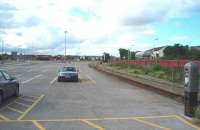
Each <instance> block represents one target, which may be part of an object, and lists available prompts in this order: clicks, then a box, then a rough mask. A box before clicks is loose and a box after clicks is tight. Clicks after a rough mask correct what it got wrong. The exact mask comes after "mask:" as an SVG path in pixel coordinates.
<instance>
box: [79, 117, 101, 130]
mask: <svg viewBox="0 0 200 130" xmlns="http://www.w3.org/2000/svg"><path fill="white" fill-rule="evenodd" d="M81 121H82V122H84V123H86V124H88V125H89V126H91V127H94V128H96V129H98V130H105V129H104V128H103V127H101V126H99V125H96V124H94V123H92V122H91V121H88V120H84V119H82V120H81Z"/></svg>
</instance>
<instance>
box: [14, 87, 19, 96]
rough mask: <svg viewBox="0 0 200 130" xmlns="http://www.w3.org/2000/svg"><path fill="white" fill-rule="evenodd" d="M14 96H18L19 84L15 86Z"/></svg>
mask: <svg viewBox="0 0 200 130" xmlns="http://www.w3.org/2000/svg"><path fill="white" fill-rule="evenodd" d="M14 96H15V97H19V86H17V87H16V90H15V94H14Z"/></svg>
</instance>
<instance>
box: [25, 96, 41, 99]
mask: <svg viewBox="0 0 200 130" xmlns="http://www.w3.org/2000/svg"><path fill="white" fill-rule="evenodd" d="M22 97H23V98H24V97H30V98H34V99H38V97H37V96H22Z"/></svg>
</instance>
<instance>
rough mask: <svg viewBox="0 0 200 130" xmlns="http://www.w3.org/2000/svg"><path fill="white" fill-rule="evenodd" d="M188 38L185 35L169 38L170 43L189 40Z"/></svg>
mask: <svg viewBox="0 0 200 130" xmlns="http://www.w3.org/2000/svg"><path fill="white" fill-rule="evenodd" d="M189 39H190V37H189V36H187V35H175V36H172V37H171V41H173V42H183V41H187V40H189Z"/></svg>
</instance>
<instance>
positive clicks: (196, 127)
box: [176, 116, 200, 130]
mask: <svg viewBox="0 0 200 130" xmlns="http://www.w3.org/2000/svg"><path fill="white" fill-rule="evenodd" d="M176 118H177V119H179V120H180V121H182V122H183V123H185V124H187V125H189V126H191V127H192V128H194V129H196V130H200V127H198V126H196V125H193V124H192V123H190V122H188V121H186V120H185V119H184V118H182V117H180V116H176Z"/></svg>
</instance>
